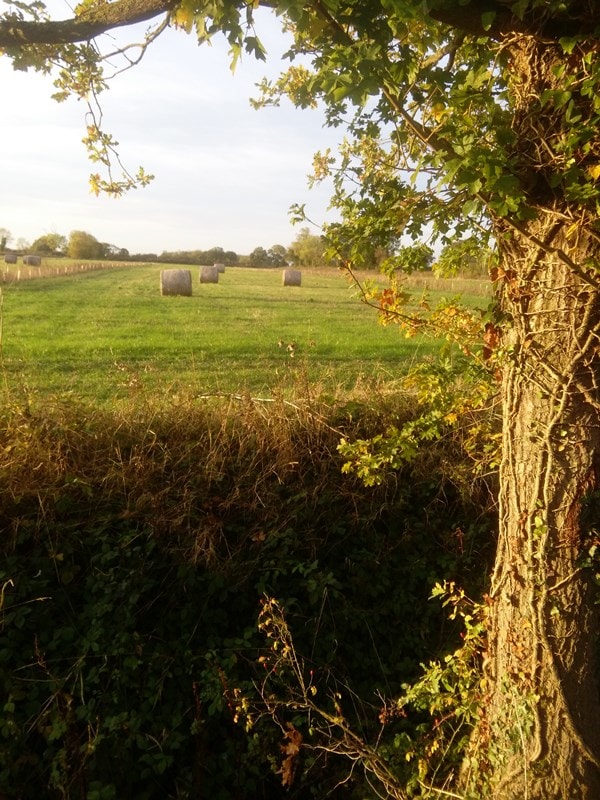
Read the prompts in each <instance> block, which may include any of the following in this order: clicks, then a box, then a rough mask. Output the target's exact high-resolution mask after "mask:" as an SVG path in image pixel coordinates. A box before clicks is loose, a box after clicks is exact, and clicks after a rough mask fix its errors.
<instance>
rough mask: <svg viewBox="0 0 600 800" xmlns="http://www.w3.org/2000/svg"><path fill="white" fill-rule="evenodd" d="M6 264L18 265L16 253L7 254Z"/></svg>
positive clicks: (5, 257)
mask: <svg viewBox="0 0 600 800" xmlns="http://www.w3.org/2000/svg"><path fill="white" fill-rule="evenodd" d="M4 263H5V264H16V263H17V256H16V253H6V254H5V256H4Z"/></svg>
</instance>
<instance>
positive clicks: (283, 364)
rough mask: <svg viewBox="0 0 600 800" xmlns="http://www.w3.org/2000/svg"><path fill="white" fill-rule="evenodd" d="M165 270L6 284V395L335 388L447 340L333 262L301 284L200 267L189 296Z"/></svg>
mask: <svg viewBox="0 0 600 800" xmlns="http://www.w3.org/2000/svg"><path fill="white" fill-rule="evenodd" d="M161 268H163V267H161V266H160V265H134V266H125V267H123V268H112V269H107V270H97V271H92V272H81V273H80V274H75V275H66V276H55V277H48V278H37V279H35V280H22V281H20V282H16V281H12V282H11V281H7V282H5V283H4V284H3V285H2V287H1V290H2V348H1V356H2V361H1V365H2V375H3V381H4V386H5V389H6V391H7V392H8V393H9V396H16V395H19V394H23V393H27V394H30V395H32V394H33V395H37V396H40V397H45V396H49V395H57V396H61V397H64V396H73V397H77V398H80V399H81V400H83V401H85V402H87V401H89V402H94V403H98V404H111V403H114V402H116V401H118V400H119V399H124V400H125V399H128V400H130V399H132V397H136V398H138V399H143V397H144V396H145V395H146V396H148V397H150V396H152V397H154V398H156V397H164V398H166V399H173V398H176V396H177V395H178V393H182V392H185V393H186V394H189V393H190V392H191V393H193V394H199V395H203V394H214V393H230V392H239V393H241V392H246V391H247V392H250V393H252V394H269V393H272V392H274V391H283V392H297V391H298V387H299V386H300V387H301V386H302V385H307V384H311V385H319V386H320V387H322V388H323V390H325V391H333V390H335V389H337V388H340V387H343V388H346V389H348V388H351V387H353V386H354V385H355V384H356V383H357V381H359V382H362V383H363V385H364V384H365V383H366V384H367V385H368V383H370V382H372V381H377V380H380V379H385V380H387V379H392V378H394V377H397V376H398V375H399V374H401V373H402V372H403V371H404V370H405V369H406V367H407V365H409V364H410V363H413V362H414V361H415V360H417V359H421V358H423V357H426V356H427V355H430V354H432V353H433V352H435V351H436V350H437V349H438V347H439V343H435V342H431V341H427V340H419V339H405V338H403V337H402V335H401V334H400V333H399V331H398V330H397V329H396V328H395V327H393V326H392V327H388V328H383V327H381V326H380V325H378V324H377V314H376V311H375V310H373V309H371V308H368V307H366V306H365V305H363V304H362V303H361V302H360V301H359V300H358V299H357V297H356V292H355V289H354V288H353V287H351V286H350V285H349V284H348V282H347V280H346V279H345V277H344V276H343V275H341V274H340V273H338V272H337V271H335V270H303V273H302V286H301V287H283V286H282V285H281V271H280V270H259V269H248V268H227V270H226V272H225V273H223V274H221V275H220V277H219V283H218V284H200V282H199V279H198V268H194V267H192V268H191V269H192V277H193V281H194V295H193V297H162V296H161V295H160V291H159V282H160V281H159V275H160V270H161ZM446 288H449V289H450V292H449V293H453V289H454V287H452V286H450V287H446ZM419 291H420V290H419V289H417V294H418V293H419ZM441 293H444V292H443V291H442V292H441ZM446 293H448V292H446ZM436 294H437V290H436ZM468 299H469V298H468ZM470 300H471V302H477V303H478V304H480V305H485V302H486V301H485V298H482V297H481V296H479V297H472V298H470ZM292 344H293V350H289V349H288V345H292Z"/></svg>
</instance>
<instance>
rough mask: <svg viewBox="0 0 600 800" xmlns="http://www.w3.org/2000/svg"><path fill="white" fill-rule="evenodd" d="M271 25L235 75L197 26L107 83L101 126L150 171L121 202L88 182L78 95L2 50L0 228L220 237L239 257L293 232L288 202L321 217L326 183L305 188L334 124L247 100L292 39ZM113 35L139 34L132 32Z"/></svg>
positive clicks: (264, 22) (168, 243)
mask: <svg viewBox="0 0 600 800" xmlns="http://www.w3.org/2000/svg"><path fill="white" fill-rule="evenodd" d="M53 5H54V6H58V7H59V8H62V7H64V9H65V10H64V11H63V12H61V13H59V14H58V15H57V14H56V13H55V16H59V17H61V18H65V17H68V16H70V13H69V11H68V7H67V6H66V4H64V3H63V2H62V0H54V2H53ZM279 24H280V23H279V22H278V21H277V20H276V18H275V17H273V15H272V14H270V12H264V11H261V24H260V26H259V27H258V33H259V35H260V36H261V38H262V39H263V41H264V42H265V44H266V45H267V49H268V51H269V56H268V61H267V64H266V65H265V63H264V62H255V61H254V59H251V58H250V57H245V58H244V59H243V61H242V62H241V63H240V64H239V66H238V68H237V70H236V72H235V74H234V75H232V74H231V72H230V69H229V57H228V54H227V49H228V48H227V45H226V43H224V42H221V41H220V40H219V41H215V43H214V45H213V46H212V47H208V46H205V45H203V46H202V47H199V46H198V44H197V42H196V41H195V39H194V37H193V36H188V35H186V34H185V33H183V32H181V31H175V30H169V31H167V32H166V33H165V34H163V35H162V36H161V37H160V39H159V40H158V41H157V42H156V43H155V44H154V45H153V46H152V47H151V48H150V50H149V52H148V53H147V55H146V56H145V58H144V60H143V61H142V63H141V64H139V65H138V66H137V67H135V68H134V69H133V70H130V71H129V72H127V73H124V74H122V75H120V76H118V77H117V78H116V79H115V80H114V82H113V83H112V88H111V89H110V91H109V92H107V93H105V94H104V95H103V96H102V97H103V100H102V105H103V112H104V117H105V126H106V128H107V129H108V130H110V131H111V133H112V134H113V135H114V136H115V138H116V139H117V140H118V141H119V142H120V144H121V147H120V152H121V155H122V157H123V159H124V161H125V163H126V166H128V167H129V168H131V170H132V171H134V172H135V171H136V170H137V167H138V166H139V165H140V164H142V165H143V166H144V168H145V169H146V170H147V171H148V172H151V173H153V174H154V175H155V176H156V178H155V180H154V181H153V183H152V184H151V185H150V186H149V187H147V188H146V189H140V190H136V191H134V192H130V193H129V194H127V195H126V196H124V197H123V198H121V199H111V198H106V197H100V198H96V197H95V196H94V195H92V194H90V192H89V186H88V175H89V173H90V172H92V171H95V167H94V166H93V165H92V164H90V163H89V162H88V160H87V155H86V152H85V149H84V146H83V145H82V144H81V139H82V137H83V135H84V134H85V127H84V113H85V110H86V109H85V107H84V105H83V104H82V103H79V102H77V101H76V100H74V99H70V100H68V101H67V102H66V103H62V104H58V103H56V102H55V101H53V100H52V99H51V97H50V96H51V94H52V92H53V91H54V87H53V85H52V81H51V79H50V78H48V77H44V76H40V75H37V74H35V73H19V72H15V71H14V70H13V69H12V66H11V64H10V62H9V61H8V60H7V59H3V58H0V86H1V87H2V115H1V118H2V122H1V124H0V170H1V176H2V177H1V186H2V203H1V207H0V227H4V228H8V229H9V230H10V232H11V233H12V235H13V237H14V238H13V242H14V240H16V239H18V238H20V237H23V238H25V239H27V240H29V241H30V242H31V241H33V240H34V239H35V238H37V237H38V236H40V235H42V234H44V233H53V232H56V233H60V234H64V235H68V234H69V232H70V231H71V230H86V231H88V232H89V233H91V234H93V235H94V236H95V237H96V238H97V239H99V240H100V241H103V242H109V243H111V244H114V245H116V246H117V247H125V248H127V249H128V250H129V251H130V252H157V253H160V252H162V251H163V250H192V249H208V248H210V247H213V246H220V247H223V248H225V249H226V250H235V251H236V252H238V253H240V254H244V253H249V252H250V251H252V250H253V249H254V248H255V247H257V246H263V247H270V246H271V245H273V244H283V245H286V246H287V245H289V244H290V243H291V242H292V241H293V240H294V239H295V237H296V236H297V234H298V228H297V227H293V226H292V225H291V223H290V219H289V215H288V210H289V207H290V206H291V205H292V204H293V203H305V204H306V209H307V212H308V214H309V216H310V217H311V218H312V219H314V220H315V221H317V222H322V221H323V220H324V219H326V218H328V212H327V204H328V199H329V191H330V187H319V188H317V189H310V190H309V188H308V182H307V174H308V173H309V172H310V168H311V162H312V154H313V153H314V152H315V151H316V150H319V149H324V148H326V147H327V146H335V144H336V143H337V142H338V141H339V140H340V138H341V136H342V133H341V132H340V131H339V130H337V131H331V130H328V129H326V128H324V127H323V114H322V112H321V111H318V110H317V111H300V110H297V109H294V108H293V107H292V106H291V104H289V103H287V102H286V103H285V104H283V105H282V106H281V107H280V108H268V109H262V110H259V111H256V110H254V109H253V108H251V106H250V103H249V98H250V97H251V96H253V95H256V90H255V84H256V83H257V82H258V81H259V80H260V79H261V78H262V77H263V76H264V75H267V74H270V75H271V76H275V75H277V74H278V71H279V64H280V61H279V57H280V55H281V54H282V53H283V52H284V51H285V49H286V46H285V40H284V38H283V36H282V35H281V34H280V33H279ZM145 27H146V26H143V27H142V28H141V32H142V33H143V31H144V30H145ZM120 37H121V39H120V40H121V41H135V40H138V39H139V38H141V36H140V29H137V32H136V29H135V28H129V29H127V30H126V33H124V34H123V33H122V34H120ZM329 218H331V217H330V215H329ZM315 232H316V231H315Z"/></svg>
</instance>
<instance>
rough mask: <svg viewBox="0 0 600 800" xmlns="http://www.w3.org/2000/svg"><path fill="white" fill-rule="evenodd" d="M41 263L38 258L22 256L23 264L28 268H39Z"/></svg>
mask: <svg viewBox="0 0 600 800" xmlns="http://www.w3.org/2000/svg"><path fill="white" fill-rule="evenodd" d="M41 263H42V259H41V258H40V256H23V264H25V265H26V266H28V267H39V266H41Z"/></svg>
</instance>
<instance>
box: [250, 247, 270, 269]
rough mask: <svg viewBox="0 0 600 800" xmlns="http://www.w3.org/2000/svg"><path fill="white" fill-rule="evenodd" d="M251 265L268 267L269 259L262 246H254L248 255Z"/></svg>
mask: <svg viewBox="0 0 600 800" xmlns="http://www.w3.org/2000/svg"><path fill="white" fill-rule="evenodd" d="M248 263H249V265H250V266H251V267H270V266H271V260H270V258H269V254H268V253H267V251H266V250H265V248H264V247H255V248H254V250H253V251H252V252H251V253H250V255H249V257H248Z"/></svg>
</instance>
